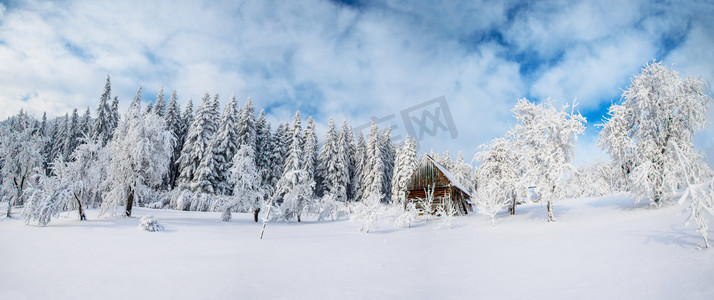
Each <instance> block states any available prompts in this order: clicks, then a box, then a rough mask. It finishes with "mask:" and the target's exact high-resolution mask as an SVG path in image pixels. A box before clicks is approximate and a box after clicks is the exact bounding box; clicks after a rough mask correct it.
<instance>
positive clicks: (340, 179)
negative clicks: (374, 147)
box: [335, 119, 354, 202]
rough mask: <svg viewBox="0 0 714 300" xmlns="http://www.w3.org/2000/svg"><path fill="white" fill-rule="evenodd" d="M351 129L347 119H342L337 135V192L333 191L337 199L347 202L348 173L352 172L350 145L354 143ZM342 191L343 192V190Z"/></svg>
mask: <svg viewBox="0 0 714 300" xmlns="http://www.w3.org/2000/svg"><path fill="white" fill-rule="evenodd" d="M353 140H354V138H353V135H352V131H351V130H350V127H349V124H347V119H343V120H342V124H341V125H340V133H339V135H338V136H337V162H336V163H337V177H336V178H337V182H336V186H338V187H339V193H335V195H336V196H337V198H336V199H337V201H340V202H347V201H348V199H349V198H348V195H349V188H350V174H351V173H352V153H351V151H352V149H351V147H352V145H353V144H354V141H353ZM343 191H344V192H343Z"/></svg>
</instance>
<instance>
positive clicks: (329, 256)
mask: <svg viewBox="0 0 714 300" xmlns="http://www.w3.org/2000/svg"><path fill="white" fill-rule="evenodd" d="M633 203H634V201H633V200H632V199H631V198H629V197H628V196H627V195H624V194H623V195H614V196H608V197H600V198H581V199H567V200H563V201H560V202H559V203H558V205H557V206H556V207H555V213H556V217H557V218H558V221H557V222H555V223H548V222H546V209H545V207H544V206H542V205H541V204H526V205H520V206H518V208H517V215H516V216H505V215H504V216H501V217H499V218H497V219H496V226H495V227H494V226H491V224H490V222H491V221H490V218H487V217H484V216H479V215H472V216H468V217H460V218H456V219H455V220H454V222H453V227H452V229H448V228H438V229H437V228H436V227H438V225H439V220H438V219H432V220H430V221H428V222H425V221H423V220H422V221H420V222H418V223H416V224H414V225H413V226H412V227H411V228H395V227H394V225H393V223H394V221H393V219H391V218H389V217H383V218H382V219H381V220H380V227H379V229H376V230H373V231H370V233H369V234H365V233H361V232H359V231H358V230H357V228H358V225H357V224H354V223H351V222H350V221H347V220H339V221H327V222H325V221H323V222H316V221H314V220H306V221H304V222H301V223H269V224H268V227H267V229H266V233H265V237H264V239H263V240H260V239H258V235H259V233H260V226H261V225H260V223H254V222H253V221H252V215H249V214H235V215H234V217H233V221H232V222H219V221H218V220H219V219H220V212H208V213H207V212H186V211H174V210H158V209H147V208H136V210H135V212H134V217H132V218H97V217H96V214H97V211H96V210H90V211H89V212H88V219H89V220H88V221H83V222H80V221H78V220H77V218H76V212H68V213H63V216H66V218H63V217H60V218H58V219H57V220H56V221H54V222H52V223H50V224H49V225H48V226H47V227H39V226H27V225H25V223H24V222H23V220H22V219H20V218H13V219H7V218H2V219H0V237H1V238H2V246H1V247H0V257H2V258H3V262H2V263H0V266H1V267H0V269H2V272H0V286H1V287H2V288H1V289H0V298H2V299H80V298H81V299H128V298H143V299H275V298H277V299H337V298H339V299H546V298H547V299H712V298H714V264H713V263H712V259H714V252H712V251H707V250H704V249H702V248H701V247H702V244H703V243H702V241H701V236H700V235H699V234H697V233H696V232H695V228H692V227H689V228H686V227H685V226H684V220H685V219H686V214H681V213H680V212H681V211H682V209H683V208H684V207H682V206H676V205H671V206H665V207H663V208H659V209H650V208H649V207H647V206H643V205H640V206H639V207H634V206H633ZM145 215H153V216H154V217H155V219H157V220H158V221H159V222H160V223H161V224H162V225H163V226H164V227H165V230H164V231H159V232H148V231H143V230H140V229H138V228H137V226H138V225H139V221H140V219H141V217H142V216H145Z"/></svg>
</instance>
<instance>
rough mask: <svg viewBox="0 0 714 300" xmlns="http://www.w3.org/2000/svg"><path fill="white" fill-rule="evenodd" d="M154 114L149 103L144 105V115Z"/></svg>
mask: <svg viewBox="0 0 714 300" xmlns="http://www.w3.org/2000/svg"><path fill="white" fill-rule="evenodd" d="M153 113H154V104H153V103H151V102H149V103H147V104H146V109H145V110H144V114H153Z"/></svg>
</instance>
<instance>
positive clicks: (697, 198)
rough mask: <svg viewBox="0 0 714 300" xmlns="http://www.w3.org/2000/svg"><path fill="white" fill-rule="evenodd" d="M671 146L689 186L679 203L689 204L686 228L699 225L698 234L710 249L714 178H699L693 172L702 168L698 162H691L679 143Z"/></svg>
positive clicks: (713, 208) (713, 207)
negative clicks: (709, 236)
mask: <svg viewBox="0 0 714 300" xmlns="http://www.w3.org/2000/svg"><path fill="white" fill-rule="evenodd" d="M671 145H672V150H673V151H675V152H676V153H677V158H678V159H679V165H680V166H681V168H682V172H683V173H684V178H685V181H686V184H687V186H686V189H685V190H684V193H683V194H682V196H681V197H680V198H679V201H678V203H679V205H682V204H684V203H687V202H689V205H688V207H687V210H688V211H689V218H687V222H686V223H685V226H686V225H689V222H692V221H694V223H696V224H697V232H699V233H700V234H701V235H702V238H703V239H704V246H705V247H706V248H709V240H708V238H707V236H708V235H709V220H708V218H707V217H708V216H712V215H714V178H709V179H705V180H702V178H699V177H698V176H697V173H696V172H692V171H693V170H694V169H697V168H700V167H699V166H698V162H694V164H693V163H692V162H691V161H689V160H688V159H687V157H686V156H685V155H684V153H682V151H681V149H680V148H679V146H678V145H677V143H675V142H672V144H671Z"/></svg>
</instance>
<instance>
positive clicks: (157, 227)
mask: <svg viewBox="0 0 714 300" xmlns="http://www.w3.org/2000/svg"><path fill="white" fill-rule="evenodd" d="M137 228H139V229H143V230H146V231H161V230H164V226H162V225H161V224H159V221H158V220H156V219H154V216H143V217H141V221H139V227H137Z"/></svg>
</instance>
